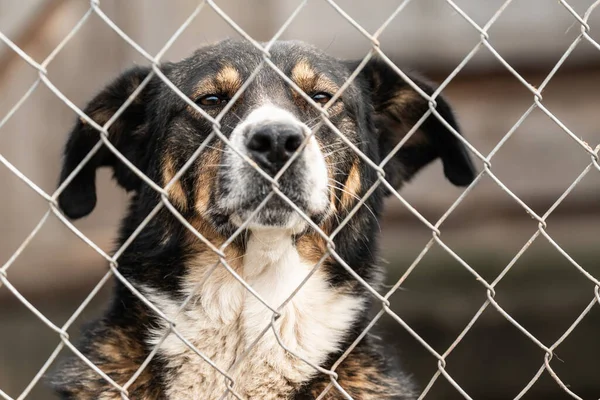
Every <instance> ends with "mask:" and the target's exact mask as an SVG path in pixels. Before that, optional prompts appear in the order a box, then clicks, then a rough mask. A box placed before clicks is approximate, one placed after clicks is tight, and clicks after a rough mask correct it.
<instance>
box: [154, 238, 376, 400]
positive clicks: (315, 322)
mask: <svg viewBox="0 0 600 400" xmlns="http://www.w3.org/2000/svg"><path fill="white" fill-rule="evenodd" d="M199 261H201V262H198V261H197V262H195V263H194V265H193V268H196V269H202V268H204V269H209V267H210V266H211V265H212V263H206V260H205V259H201V260H199ZM203 263H204V265H201V264H203ZM314 267H315V265H313V263H311V262H308V261H305V260H303V259H302V258H301V256H300V255H299V253H298V251H297V250H296V247H295V246H294V243H293V240H292V235H291V234H290V233H289V232H287V231H283V230H260V231H257V232H254V233H253V234H252V235H250V238H249V240H248V243H247V247H246V252H245V254H244V255H243V259H242V260H241V265H239V269H238V270H237V271H236V272H237V273H238V274H239V275H240V277H241V278H242V279H244V281H245V282H247V284H248V285H249V286H250V287H251V288H252V290H253V291H254V292H255V293H256V295H258V296H260V298H261V299H260V300H259V298H258V297H257V296H255V295H254V294H252V293H251V292H250V291H249V290H248V289H247V288H245V287H244V286H243V285H242V284H241V283H240V282H239V281H238V279H236V277H234V276H233V274H231V273H230V272H229V271H227V270H226V269H225V268H222V267H221V266H219V268H217V269H215V270H214V271H213V272H212V273H211V274H210V275H209V276H202V274H198V271H194V270H191V271H190V276H197V277H201V278H202V280H203V282H202V283H201V284H200V287H196V288H195V290H196V293H197V297H195V298H194V300H193V301H191V302H190V303H189V305H188V306H187V307H186V309H185V311H184V312H182V313H180V314H179V315H178V316H176V310H177V308H178V304H177V302H176V301H174V300H172V299H169V298H168V297H167V296H164V295H163V294H161V293H158V292H157V291H156V290H153V289H152V288H144V290H143V293H144V294H146V295H147V296H148V298H149V299H150V301H152V302H153V303H155V304H156V305H157V306H158V307H159V308H160V309H161V310H162V311H163V312H165V314H166V315H167V316H169V317H170V318H173V319H175V322H176V329H177V330H178V331H179V332H180V333H181V335H183V336H184V337H185V338H186V339H187V340H188V341H189V342H190V343H191V344H193V345H194V347H196V349H197V350H198V351H199V352H201V353H202V354H204V355H206V356H207V357H209V358H210V359H211V360H212V361H213V362H214V363H215V364H216V366H218V367H219V368H220V369H221V370H223V371H228V374H230V376H232V377H233V378H234V380H235V381H236V383H235V385H236V387H238V390H240V391H241V393H240V394H243V397H245V398H246V397H248V398H261V399H271V398H273V399H276V398H282V397H287V395H288V394H289V393H290V392H292V391H293V390H295V389H296V388H297V387H298V386H300V385H301V384H302V383H303V382H306V381H307V380H309V379H310V378H311V377H313V376H314V374H315V373H316V371H315V369H314V368H313V367H311V366H310V365H309V364H308V363H307V362H305V361H304V360H306V361H308V362H309V363H312V364H313V365H321V364H322V363H324V362H325V361H326V359H327V357H328V355H330V354H331V353H332V352H336V351H339V350H340V345H341V342H342V341H343V340H344V338H345V335H346V333H347V332H348V330H349V329H350V327H351V325H352V323H353V321H355V319H356V315H357V313H359V312H361V311H362V308H363V307H364V300H363V299H361V298H357V297H356V296H353V295H351V294H349V293H348V292H347V291H345V290H343V289H335V288H332V287H331V286H330V284H329V282H328V281H327V279H326V275H325V274H324V272H322V271H321V270H319V269H317V270H316V271H315V272H314V273H313V274H312V275H311V276H310V278H309V279H308V280H306V278H307V276H308V275H309V274H310V273H311V271H312V270H313V268H314ZM305 280H306V282H304V281H305ZM188 281H189V280H188ZM197 282H199V281H197ZM303 282H304V284H303ZM301 284H303V286H302V288H301V289H300V290H298V291H297V293H295V294H294V292H295V291H296V289H297V288H298V287H299V286H300V285H301ZM189 290H192V288H191V287H190V288H189ZM292 295H293V297H292V298H291V299H290V300H289V301H288V298H289V297H290V296H292ZM263 302H264V303H266V304H268V305H269V307H270V308H271V309H273V310H278V312H279V313H280V317H279V318H278V319H277V320H276V321H275V323H274V327H275V331H276V332H277V336H278V337H279V340H281V342H282V343H283V344H284V345H285V346H286V348H287V349H288V350H290V351H291V352H292V353H293V354H290V353H288V352H287V351H286V350H285V349H284V348H283V347H282V346H281V345H280V344H279V341H278V338H277V337H276V336H275V334H274V332H273V329H268V330H266V331H265V329H266V328H267V327H269V324H270V323H271V322H272V321H273V315H274V313H273V312H272V310H271V309H269V308H268V307H266V306H265V305H264V304H263ZM284 302H285V305H284V306H283V307H281V306H282V304H284ZM166 330H167V324H166V323H165V324H163V327H162V328H161V329H158V330H156V331H155V332H153V333H154V335H153V338H152V339H151V340H150V342H149V344H150V345H151V346H154V345H156V344H158V343H159V342H160V338H161V337H162V336H163V335H164V334H165V332H166ZM251 345H253V348H252V349H251V350H249V351H248V348H249V347H250V346H251ZM159 354H160V355H161V358H162V359H163V360H166V362H167V364H168V365H169V366H172V367H173V368H175V367H176V368H177V369H178V370H179V371H180V373H178V374H176V376H175V377H174V379H173V380H172V381H171V382H167V383H166V384H167V387H168V388H167V391H168V394H169V396H170V397H169V398H173V399H179V398H193V397H194V396H193V395H191V394H190V392H189V391H187V389H186V391H182V392H181V394H179V392H178V388H179V387H182V388H190V387H192V388H194V389H193V391H194V393H196V394H198V395H199V396H200V397H201V398H206V399H212V398H220V396H221V395H222V394H223V392H224V391H225V386H224V383H223V382H224V380H223V377H222V375H220V374H219V373H218V372H217V371H216V370H215V369H214V368H213V367H211V366H210V365H209V364H208V363H207V362H206V361H204V360H202V358H201V357H199V356H198V355H197V354H194V351H193V350H191V349H190V348H189V347H188V346H187V345H186V344H184V343H183V341H181V340H180V339H179V338H178V337H177V336H176V335H174V334H170V335H168V337H167V339H166V340H165V341H164V342H163V343H162V345H161V347H160V350H159ZM249 370H251V371H252V373H251V374H248V373H247V372H248V371H249ZM200 377H202V378H203V379H200ZM267 388H268V389H267ZM274 388H276V390H274ZM190 396H191V397H190ZM232 398H233V397H232Z"/></svg>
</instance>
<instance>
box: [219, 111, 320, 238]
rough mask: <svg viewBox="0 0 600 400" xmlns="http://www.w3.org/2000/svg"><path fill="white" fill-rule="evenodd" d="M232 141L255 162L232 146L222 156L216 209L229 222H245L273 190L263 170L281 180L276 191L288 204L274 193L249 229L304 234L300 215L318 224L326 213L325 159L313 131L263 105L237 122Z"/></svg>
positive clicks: (285, 112)
mask: <svg viewBox="0 0 600 400" xmlns="http://www.w3.org/2000/svg"><path fill="white" fill-rule="evenodd" d="M230 141H231V143H232V147H234V148H235V150H237V152H239V153H241V154H244V155H245V156H247V157H248V158H249V159H250V160H252V161H253V163H249V162H248V161H247V160H244V159H243V157H240V155H239V154H237V152H236V151H235V150H234V149H232V148H227V150H226V151H225V154H224V156H223V157H224V162H223V164H222V167H221V169H220V171H219V180H220V182H221V185H222V195H221V196H220V198H219V199H218V200H217V206H218V207H219V208H220V209H221V212H223V213H225V214H227V215H229V216H230V221H231V222H233V223H234V224H235V225H238V226H239V225H241V224H242V223H244V221H246V220H247V219H249V218H250V217H251V215H252V213H253V212H254V211H255V210H256V208H257V207H259V205H261V203H262V202H263V201H264V200H265V198H266V197H267V196H268V195H269V193H271V192H272V191H273V183H272V182H270V181H269V180H268V179H266V178H265V176H264V175H263V174H262V173H261V172H260V171H259V169H260V170H262V172H263V173H265V174H267V175H268V176H270V177H275V178H277V187H278V188H279V190H280V191H281V192H282V193H283V195H284V196H285V197H286V198H287V200H286V199H284V198H282V196H280V195H279V194H278V193H275V194H274V195H272V196H271V198H270V199H269V200H268V201H267V202H266V204H264V205H263V206H262V208H261V210H260V211H258V212H257V214H255V215H254V216H253V217H252V220H251V222H250V224H249V225H248V226H249V228H250V229H260V228H261V227H281V228H285V229H291V230H294V231H297V230H302V229H304V227H305V226H306V221H305V219H303V218H302V216H301V213H303V214H304V216H305V217H309V218H311V219H315V220H318V219H319V218H320V216H322V215H324V214H325V213H326V211H327V207H328V205H329V202H328V198H329V196H328V189H327V188H328V186H327V183H328V176H327V166H326V164H325V158H324V156H323V153H322V152H321V150H320V147H319V145H318V142H317V140H316V139H315V137H314V136H313V135H311V132H310V129H309V128H308V127H307V126H306V125H305V124H304V123H302V122H301V121H299V120H298V119H297V118H296V117H295V116H294V115H293V114H291V113H290V112H288V111H286V110H284V109H282V108H279V107H276V106H273V105H264V106H261V107H259V108H257V109H255V110H254V111H252V112H251V113H249V114H248V116H247V117H246V118H245V119H244V120H243V121H242V122H240V124H238V126H237V127H236V128H235V129H234V130H233V132H232V134H231V138H230ZM292 158H293V159H292ZM290 160H291V161H290ZM288 164H289V165H288ZM282 169H284V171H283V172H282V171H281V170H282ZM290 202H291V203H292V204H293V205H294V206H295V207H293V206H291V204H290ZM295 208H297V210H296V209H295ZM298 210H300V211H301V213H299V212H298Z"/></svg>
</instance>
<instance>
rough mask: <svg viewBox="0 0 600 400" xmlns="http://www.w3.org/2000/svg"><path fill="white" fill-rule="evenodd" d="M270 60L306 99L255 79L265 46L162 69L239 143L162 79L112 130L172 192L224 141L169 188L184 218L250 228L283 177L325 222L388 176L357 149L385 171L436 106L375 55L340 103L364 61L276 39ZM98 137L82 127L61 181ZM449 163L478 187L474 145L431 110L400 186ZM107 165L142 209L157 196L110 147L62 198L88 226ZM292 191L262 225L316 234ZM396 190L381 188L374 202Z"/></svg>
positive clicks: (108, 93) (98, 112)
mask: <svg viewBox="0 0 600 400" xmlns="http://www.w3.org/2000/svg"><path fill="white" fill-rule="evenodd" d="M270 55H271V57H270V60H271V62H272V63H273V64H275V65H276V66H277V67H278V68H279V69H280V70H281V71H282V72H283V73H284V74H285V75H286V76H287V77H289V79H291V80H292V81H293V82H294V83H295V84H296V85H297V86H298V87H299V88H300V89H301V90H302V91H303V92H304V94H305V95H303V94H300V93H298V92H297V91H296V90H295V89H294V88H293V87H291V86H290V85H289V84H288V83H287V82H285V80H284V79H283V78H282V77H281V76H280V75H278V73H277V72H276V71H274V70H273V69H272V68H270V67H269V66H267V65H264V66H263V68H262V69H261V70H260V71H259V72H258V73H257V74H256V75H255V76H254V77H253V79H252V80H251V81H250V82H249V83H246V82H247V81H248V79H249V77H250V76H251V75H252V74H253V71H254V70H255V69H256V68H257V66H258V65H259V64H261V62H263V55H262V54H261V52H260V51H258V50H257V49H256V48H255V47H254V46H252V45H251V44H249V43H247V42H238V41H230V40H228V41H224V42H221V43H218V44H216V45H211V46H208V47H205V48H202V49H200V50H198V51H197V52H196V53H194V54H193V55H192V56H191V57H189V58H187V59H185V60H183V61H181V62H178V63H172V64H167V65H164V66H163V67H162V71H163V72H164V74H165V75H166V76H167V77H168V78H169V79H170V80H171V82H173V84H174V85H175V86H176V87H177V88H179V90H181V92H183V93H184V94H185V95H187V96H188V97H189V98H190V99H191V100H192V101H193V102H195V103H196V104H197V105H198V106H199V107H200V108H202V109H203V110H204V111H205V112H206V113H207V114H209V115H211V116H212V117H217V116H219V115H220V113H221V111H222V110H223V109H224V108H225V107H227V108H228V110H227V112H226V113H225V114H224V115H223V116H222V118H220V120H219V123H220V127H219V129H220V131H221V132H222V133H223V135H224V136H225V137H226V138H227V139H226V140H227V142H228V143H225V142H224V141H223V140H222V139H221V138H219V137H218V136H217V135H215V134H214V133H213V123H212V122H210V121H209V120H207V119H206V118H204V117H203V116H202V115H201V113H199V112H198V111H196V110H195V109H194V108H193V107H191V106H190V105H189V104H187V103H186V102H185V101H183V100H182V99H181V98H180V97H179V96H178V94H176V93H175V92H174V91H173V90H172V89H171V88H169V87H168V86H167V84H165V83H164V82H163V81H162V80H161V79H159V77H157V76H154V77H153V78H152V79H151V80H150V81H149V84H148V85H147V86H146V87H145V88H144V89H143V90H142V91H141V92H140V93H139V95H138V96H137V97H136V98H135V99H134V100H133V102H132V103H131V104H130V105H129V106H128V107H127V108H126V109H125V111H124V112H123V113H122V114H121V115H120V116H119V117H118V118H117V119H116V120H115V122H114V123H113V124H112V125H111V126H110V128H109V140H110V142H111V143H112V145H113V146H114V147H115V148H116V149H117V150H118V151H119V152H121V153H122V154H123V155H124V156H125V157H126V158H127V159H128V160H129V161H130V162H131V163H133V164H134V165H135V166H136V167H137V168H138V169H139V170H140V171H141V172H143V173H144V174H146V175H147V176H148V177H149V178H150V179H152V180H153V181H154V182H155V183H157V184H158V185H160V186H165V185H166V184H167V183H169V182H170V181H171V180H172V179H173V177H174V176H175V174H176V173H177V171H179V170H180V169H181V168H182V167H184V165H186V163H187V162H188V160H189V159H190V157H191V156H192V155H193V153H194V152H195V151H196V150H197V149H198V148H199V147H200V146H201V145H202V144H203V143H204V142H205V140H206V139H207V138H208V137H209V135H212V139H211V140H210V141H209V142H208V144H207V145H206V147H205V148H204V150H203V151H202V153H201V154H200V156H199V157H197V158H196V159H195V161H193V162H192V164H191V165H189V168H188V170H187V171H186V172H185V173H184V174H183V175H182V176H181V178H180V179H178V180H177V181H176V182H174V183H173V184H172V185H170V187H169V191H168V194H169V198H170V200H171V202H172V204H174V205H175V207H176V208H177V209H178V210H179V211H180V212H181V213H182V214H183V215H192V214H193V215H196V216H199V217H201V218H203V219H204V220H206V221H207V222H208V223H209V224H210V225H212V227H213V228H214V229H215V230H217V231H221V230H223V229H226V228H227V227H229V229H232V228H235V227H237V226H239V225H240V224H242V223H243V222H244V221H245V220H246V219H247V218H249V216H250V215H251V214H252V212H253V211H254V210H255V209H256V207H258V206H259V204H261V203H262V202H263V201H264V200H265V198H266V196H267V195H268V194H269V193H271V191H272V188H273V183H272V182H270V181H269V179H267V178H265V176H270V177H275V178H276V179H277V182H278V191H279V192H280V193H281V194H283V195H285V196H286V197H287V198H288V199H289V200H290V201H291V202H292V203H293V204H294V205H295V206H296V207H297V208H298V209H300V210H301V211H302V212H303V213H305V214H306V215H308V216H309V217H310V218H311V219H313V221H314V222H315V223H317V224H319V223H323V222H324V221H326V220H328V219H334V218H333V217H335V216H337V217H338V218H339V217H340V215H341V214H344V213H346V212H349V210H350V209H351V208H352V207H353V206H354V205H355V204H356V203H357V201H358V199H360V197H361V196H363V195H364V194H365V192H366V191H367V190H369V188H370V187H371V186H372V185H373V183H374V182H375V181H376V180H377V179H378V175H377V173H376V171H375V170H374V169H373V168H372V167H371V166H369V165H368V163H367V162H365V160H364V159H362V158H361V157H360V156H359V155H358V154H357V153H356V152H355V151H354V150H353V149H352V148H351V147H352V146H349V145H348V143H351V144H352V145H353V146H355V147H356V148H358V149H360V151H362V152H363V153H364V154H365V155H366V156H367V157H368V158H370V159H371V160H372V161H373V162H374V163H375V164H379V163H380V162H381V161H382V160H383V159H384V158H386V157H387V155H388V154H389V153H390V151H391V150H392V149H394V147H395V146H396V144H397V143H398V142H399V141H400V140H402V139H403V138H404V136H405V135H406V134H407V132H408V131H409V130H410V128H412V127H413V125H414V124H415V123H416V122H417V121H419V119H421V117H423V115H424V114H425V113H426V112H427V111H428V102H427V100H426V99H424V98H423V97H422V96H421V95H420V94H418V93H417V91H415V90H414V89H413V88H412V87H411V86H410V85H409V84H408V83H407V82H405V81H404V80H403V79H402V78H401V77H400V76H399V75H398V74H397V73H396V72H395V71H394V70H393V69H392V68H391V67H390V66H389V65H388V64H386V63H385V62H383V61H382V60H379V59H372V60H371V61H369V62H368V63H367V64H366V66H365V67H364V68H363V70H362V71H361V72H360V74H359V75H358V76H357V77H356V79H355V80H354V81H353V82H352V83H351V84H350V85H349V86H348V87H347V88H346V89H345V90H344V91H343V93H342V95H341V96H340V97H339V98H337V99H336V100H335V101H334V102H330V100H331V99H332V97H333V96H334V95H335V93H337V92H338V90H339V89H340V88H341V87H342V86H343V85H344V83H345V82H346V81H347V80H348V78H349V76H350V74H351V73H352V72H353V71H354V69H355V67H356V66H357V65H358V63H357V62H347V61H340V60H338V59H335V58H332V57H330V56H328V55H326V54H324V53H322V52H321V51H319V50H317V49H315V48H313V47H311V46H309V45H306V44H303V43H299V42H278V43H276V44H275V45H274V46H273V47H272V48H271V49H270ZM150 71H151V69H150V68H141V67H138V68H134V69H131V70H129V71H127V72H125V73H124V74H122V75H121V76H120V77H119V78H117V79H116V80H115V81H114V82H112V83H111V84H109V85H108V86H107V87H106V88H105V89H104V90H103V91H102V92H101V93H99V94H98V95H97V96H96V97H95V98H94V99H93V100H92V101H91V103H90V104H89V105H88V107H87V108H86V109H85V113H86V114H87V115H88V116H89V117H91V118H92V119H93V120H94V121H95V122H96V123H98V124H100V125H103V124H105V123H106V122H107V121H108V120H109V119H110V118H111V117H112V116H113V114H114V113H115V112H116V111H117V110H118V109H119V108H120V107H121V105H122V104H123V103H124V102H125V101H126V100H127V99H128V97H129V96H130V95H131V94H132V93H133V92H134V90H135V89H136V88H137V87H138V85H139V84H140V83H141V82H142V81H143V80H144V78H145V77H146V76H147V75H148V74H149V73H150ZM411 79H412V80H413V81H414V82H415V83H416V84H417V85H418V86H419V87H420V89H421V90H422V91H423V92H425V93H427V94H431V93H433V88H432V87H431V86H430V85H429V84H427V83H425V82H424V81H422V80H421V79H420V78H417V77H412V76H411ZM243 86H247V87H245V90H244V91H243V92H242V94H241V96H239V98H238V99H237V100H236V101H235V102H234V103H233V104H229V103H230V100H231V99H232V97H234V95H236V93H237V92H238V91H239V90H240V89H241V88H242V87H243ZM306 96H308V98H310V99H312V101H308V100H307V98H306ZM436 103H437V107H436V110H437V112H438V113H439V114H440V115H441V117H442V118H443V119H444V120H445V121H446V122H447V124H449V125H450V126H451V127H452V128H454V129H456V130H458V126H457V124H456V121H455V118H454V116H453V113H452V110H451V109H450V106H449V105H448V103H447V102H446V101H445V100H444V99H443V98H441V97H437V98H436ZM315 104H316V105H317V106H318V107H315ZM326 104H327V105H328V110H327V112H328V114H329V121H330V123H327V122H323V121H322V119H321V112H320V110H319V107H323V106H324V105H326ZM339 134H341V135H342V136H343V138H342V137H340V135H339ZM99 137H100V136H99V133H98V131H97V130H96V129H94V128H93V127H92V126H90V124H88V123H86V122H85V121H84V120H79V121H78V122H77V124H76V126H75V128H74V130H73V131H72V133H71V136H70V138H69V140H68V143H67V146H66V151H65V158H64V166H63V170H62V174H61V182H62V181H63V180H64V179H66V178H67V177H68V176H69V174H70V173H71V172H72V171H73V170H74V169H75V168H76V167H77V166H78V165H79V163H80V162H81V161H82V159H83V158H84V157H85V156H86V155H87V154H88V152H89V151H90V150H91V149H92V148H93V147H94V145H96V143H97V142H98V140H99ZM437 158H440V159H441V161H442V164H443V168H444V173H445V175H446V177H447V178H448V179H449V180H450V181H451V182H452V183H453V184H455V185H466V184H469V183H470V182H471V181H472V180H473V177H474V168H473V165H472V163H471V161H470V158H469V156H468V154H467V152H466V149H465V148H464V146H463V144H462V143H461V141H460V140H459V139H458V138H457V137H455V136H454V135H453V134H452V133H451V132H450V130H449V129H448V128H447V127H446V126H445V124H444V123H442V122H441V121H440V120H439V119H438V118H436V117H435V116H433V115H431V116H430V117H428V118H427V119H426V120H425V121H424V122H423V123H422V125H421V126H420V129H419V130H418V131H417V132H416V133H415V134H414V135H413V136H411V137H410V139H409V140H407V141H406V142H405V143H404V145H403V146H402V147H401V148H400V149H399V151H397V153H396V154H395V155H394V156H393V158H391V159H390V160H389V162H387V164H386V165H385V167H384V171H385V177H386V180H387V181H388V182H389V183H390V184H391V185H392V186H393V187H395V188H399V187H400V186H401V185H402V183H403V182H406V181H408V180H409V179H411V178H412V177H413V176H414V175H415V174H416V173H417V172H418V171H419V170H420V169H421V168H423V167H424V166H425V165H427V164H429V163H430V162H432V161H433V160H435V159H437ZM100 166H109V167H111V168H112V169H113V171H114V177H115V179H116V181H117V182H118V183H119V184H120V185H121V186H122V187H123V188H125V189H126V190H128V191H135V192H137V193H138V195H137V196H136V197H134V200H133V201H134V202H138V203H140V204H142V203H144V202H148V199H149V198H150V197H152V198H153V199H154V200H156V201H158V198H157V194H156V192H155V191H153V190H151V189H150V188H149V187H148V185H146V184H145V183H143V181H142V180H141V179H140V178H139V177H138V176H137V175H136V174H135V173H134V172H133V171H132V170H131V169H130V168H129V167H128V166H127V165H125V164H124V163H123V162H122V161H120V160H119V159H118V158H117V157H116V156H115V155H114V154H113V153H112V152H111V151H110V150H109V149H108V148H107V147H102V148H101V149H100V150H99V151H98V152H97V153H96V154H95V155H94V156H93V157H92V158H91V159H90V160H89V162H87V164H85V165H84V166H83V168H82V169H81V170H80V171H79V172H78V174H77V175H76V177H75V178H74V179H73V181H72V182H71V183H70V184H69V185H68V186H67V187H66V188H65V190H64V191H63V192H62V194H61V195H60V197H59V204H60V207H61V208H62V210H63V211H64V212H65V214H66V215H67V216H69V217H71V218H80V217H83V216H85V215H87V214H89V213H90V212H91V211H92V210H93V208H94V206H95V203H96V189H95V183H94V181H95V173H96V169H97V168H98V167H100ZM282 168H283V171H282ZM259 170H260V171H259ZM261 171H262V172H261ZM280 193H275V194H274V195H271V197H270V199H269V200H268V201H267V202H266V203H265V205H264V208H262V209H261V211H260V212H258V213H256V215H254V217H253V219H252V222H251V223H250V224H249V225H248V226H249V228H250V229H260V228H263V227H282V228H286V229H290V230H291V231H293V232H296V233H297V232H298V231H302V230H303V228H304V227H306V223H305V221H304V220H303V219H302V218H300V216H299V215H298V213H297V212H296V211H295V210H294V208H293V207H291V206H290V204H289V203H288V202H287V201H286V200H284V199H283V198H282V197H281V196H280ZM386 193H387V189H385V187H384V186H383V185H380V186H379V188H378V189H377V194H376V195H375V196H379V197H380V198H381V197H382V196H383V195H385V194H386ZM154 204H155V203H154Z"/></svg>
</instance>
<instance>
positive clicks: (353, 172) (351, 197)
mask: <svg viewBox="0 0 600 400" xmlns="http://www.w3.org/2000/svg"><path fill="white" fill-rule="evenodd" d="M360 189H361V184H360V171H359V169H358V162H355V163H354V164H352V167H351V168H350V172H349V173H348V179H346V183H345V184H344V190H343V191H342V197H341V199H340V202H341V205H342V207H344V208H345V209H350V208H351V207H352V205H353V204H354V203H355V202H356V201H357V198H359V192H360Z"/></svg>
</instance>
